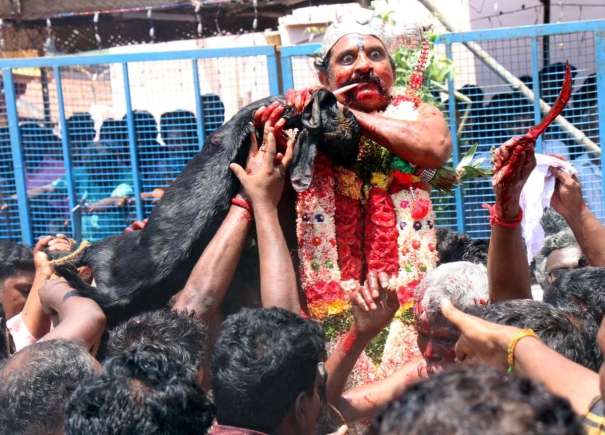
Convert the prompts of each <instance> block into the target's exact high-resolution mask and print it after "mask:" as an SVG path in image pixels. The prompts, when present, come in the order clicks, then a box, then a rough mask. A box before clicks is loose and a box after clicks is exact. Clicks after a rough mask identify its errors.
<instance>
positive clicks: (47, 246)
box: [33, 234, 73, 278]
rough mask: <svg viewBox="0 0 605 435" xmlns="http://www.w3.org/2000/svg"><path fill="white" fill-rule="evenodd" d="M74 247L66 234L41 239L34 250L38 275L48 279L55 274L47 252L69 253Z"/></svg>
mask: <svg viewBox="0 0 605 435" xmlns="http://www.w3.org/2000/svg"><path fill="white" fill-rule="evenodd" d="M72 247H73V246H72V243H71V242H70V240H69V239H68V238H67V236H66V235H65V234H57V236H56V237H53V236H44V237H40V239H38V243H36V246H34V250H33V252H34V265H35V267H36V273H40V274H42V275H44V276H46V277H47V278H49V277H50V276H51V275H52V274H53V268H52V267H51V265H50V263H49V259H48V255H46V252H45V251H52V252H69V251H71V248H72Z"/></svg>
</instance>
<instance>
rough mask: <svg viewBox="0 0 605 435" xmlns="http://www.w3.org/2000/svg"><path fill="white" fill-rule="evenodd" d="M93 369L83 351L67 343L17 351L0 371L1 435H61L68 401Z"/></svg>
mask: <svg viewBox="0 0 605 435" xmlns="http://www.w3.org/2000/svg"><path fill="white" fill-rule="evenodd" d="M96 368H97V363H96V362H95V361H94V360H93V358H92V357H91V356H90V354H89V353H88V351H87V350H86V348H85V347H84V346H82V345H79V344H76V343H72V342H69V341H63V340H50V341H41V342H38V343H34V344H32V345H31V346H28V347H26V348H25V349H23V350H21V351H19V352H17V353H16V354H15V355H13V356H12V357H11V358H10V359H8V360H6V361H5V362H4V365H3V366H2V368H0V409H1V410H2V412H0V433H3V434H28V435H30V434H31V435H38V434H52V433H61V432H60V429H61V428H62V427H63V421H64V414H63V409H64V406H65V404H66V403H67V400H68V399H69V397H70V396H71V393H72V392H73V391H74V390H75V389H76V387H77V385H78V384H79V383H80V382H81V381H82V380H83V379H84V378H87V377H89V376H94V375H95V374H96Z"/></svg>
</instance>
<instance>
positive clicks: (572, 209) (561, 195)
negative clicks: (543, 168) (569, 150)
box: [550, 168, 605, 267]
mask: <svg viewBox="0 0 605 435" xmlns="http://www.w3.org/2000/svg"><path fill="white" fill-rule="evenodd" d="M551 171H552V173H553V174H554V175H555V177H556V178H557V181H556V182H555V190H554V192H553V196H552V198H551V200H550V205H551V206H552V207H553V208H554V209H555V210H556V211H557V212H558V213H559V214H560V215H561V216H563V218H564V219H565V221H566V222H567V224H568V225H569V227H570V228H571V231H572V232H573V234H574V236H575V237H576V240H577V241H578V244H579V245H580V248H582V252H583V253H584V255H586V258H587V259H588V262H589V263H590V265H591V266H595V267H605V227H603V225H602V224H601V222H599V220H598V219H597V217H596V216H595V215H594V214H593V213H592V212H591V211H590V209H589V208H588V206H587V205H586V203H585V202H584V198H583V197H582V185H581V184H580V180H578V178H577V177H576V176H573V177H571V176H569V175H567V174H566V173H565V171H562V170H560V169H558V168H551Z"/></svg>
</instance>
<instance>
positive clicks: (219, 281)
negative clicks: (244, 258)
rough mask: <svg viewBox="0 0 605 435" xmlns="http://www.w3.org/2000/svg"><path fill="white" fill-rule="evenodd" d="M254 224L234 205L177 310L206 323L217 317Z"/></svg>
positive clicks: (188, 282)
mask: <svg viewBox="0 0 605 435" xmlns="http://www.w3.org/2000/svg"><path fill="white" fill-rule="evenodd" d="M236 199H239V200H242V201H243V200H244V197H243V196H242V195H241V194H238V195H237V196H236ZM250 225H251V219H250V214H249V212H248V211H247V210H245V209H244V208H242V207H239V206H236V205H232V206H231V208H230V209H229V213H228V214H227V217H226V218H225V220H224V221H223V223H222V224H221V226H220V228H219V230H218V231H217V232H216V234H215V236H214V237H213V238H212V240H211V241H210V243H209V244H208V246H207V247H206V249H205V250H204V252H203V254H202V255H201V257H200V259H199V260H198V262H197V263H196V265H195V267H194V268H193V271H192V272H191V275H190V276H189V279H188V280H187V283H186V284H185V287H184V288H183V291H182V292H181V293H180V295H179V297H178V299H177V300H176V303H175V304H174V306H173V308H172V309H173V310H174V311H181V310H187V311H188V312H189V313H193V315H194V317H195V318H197V319H201V320H203V321H204V322H206V323H208V322H209V321H210V320H211V319H212V318H213V317H214V315H215V314H216V311H217V310H218V308H219V306H220V305H221V303H222V302H223V299H224V297H225V294H226V293H227V289H228V288H229V284H231V280H232V279H233V275H234V274H235V269H236V268H237V264H238V263H239V259H240V257H241V255H242V251H243V250H244V245H245V242H246V236H247V235H248V230H249V229H250Z"/></svg>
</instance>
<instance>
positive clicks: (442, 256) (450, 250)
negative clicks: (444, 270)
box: [436, 227, 471, 264]
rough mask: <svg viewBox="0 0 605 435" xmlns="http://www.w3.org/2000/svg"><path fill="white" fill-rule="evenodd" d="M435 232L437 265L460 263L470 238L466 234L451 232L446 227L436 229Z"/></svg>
mask: <svg viewBox="0 0 605 435" xmlns="http://www.w3.org/2000/svg"><path fill="white" fill-rule="evenodd" d="M436 231H437V255H438V256H439V262H438V264H445V263H453V262H454V261H462V256H463V255H464V253H465V252H466V247H467V246H468V244H469V243H470V242H471V236H469V235H468V234H466V233H459V232H456V231H452V230H451V229H449V228H446V227H438V228H437V229H436Z"/></svg>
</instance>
